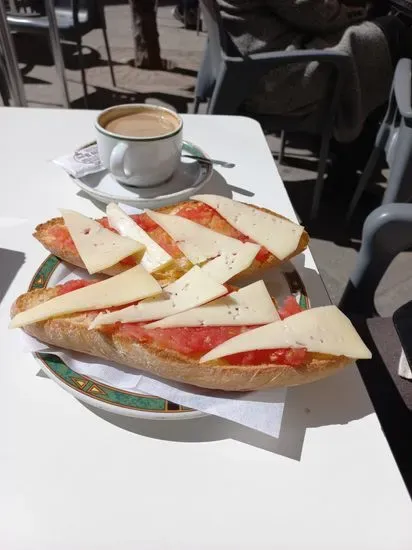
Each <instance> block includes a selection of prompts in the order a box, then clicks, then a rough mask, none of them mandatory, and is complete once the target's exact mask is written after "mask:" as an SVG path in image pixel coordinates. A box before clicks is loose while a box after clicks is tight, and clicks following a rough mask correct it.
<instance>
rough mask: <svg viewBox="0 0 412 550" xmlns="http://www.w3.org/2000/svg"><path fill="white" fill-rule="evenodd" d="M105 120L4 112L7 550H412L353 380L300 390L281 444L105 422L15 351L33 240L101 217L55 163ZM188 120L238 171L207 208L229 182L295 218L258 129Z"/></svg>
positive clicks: (312, 277) (2, 540)
mask: <svg viewBox="0 0 412 550" xmlns="http://www.w3.org/2000/svg"><path fill="white" fill-rule="evenodd" d="M94 118H95V113H93V112H86V111H59V110H36V109H30V110H27V109H12V108H9V109H2V110H1V111H0V126H1V128H2V129H3V132H2V134H1V138H0V139H1V144H0V145H1V146H0V152H1V162H2V168H3V174H2V181H1V186H2V192H3V195H2V199H1V201H0V248H3V249H7V250H8V252H7V251H6V252H3V257H2V258H1V263H0V269H1V270H2V279H3V283H4V278H6V279H7V278H8V279H9V284H10V286H8V288H7V290H6V291H5V295H4V297H3V302H2V306H1V312H2V318H1V320H0V322H1V326H0V331H1V333H0V342H1V343H0V360H1V364H0V388H1V399H0V548H2V549H3V548H4V549H5V550H6V549H7V550H26V549H27V550H29V549H30V550H32V549H38V548H39V549H40V548H41V549H42V550H63V549H64V550H90V549H93V550H109V549H110V550H112V549H114V548H116V549H118V550H135V549H136V548H139V549H151V550H152V549H153V550H154V549H156V550H157V549H159V550H164V549H166V548H167V549H168V550H170V549H176V550H177V549H178V550H186V549H187V550H193V549H194V548H196V549H197V550H202V549H213V550H216V549H233V550H241V549H247V550H250V549H251V548H258V549H259V550H263V549H274V548H279V549H282V550H284V549H287V550H292V549H296V550H304V549H308V550H309V549H310V550H312V549H313V550H348V549H351V550H357V549H359V550H361V549H362V550H368V549H370V550H390V549H394V550H410V548H412V530H411V521H410V518H411V517H412V505H411V502H410V500H409V497H408V494H407V491H406V489H405V487H404V484H403V482H402V479H401V476H400V474H399V472H398V470H397V467H396V464H395V461H394V459H393V457H392V454H391V452H390V449H389V447H388V444H387V442H386V440H385V438H384V436H383V434H382V431H381V428H380V426H379V423H378V420H377V417H376V415H375V413H374V412H373V409H372V406H371V403H370V401H369V399H368V397H367V394H366V391H365V389H364V387H363V384H362V382H361V380H360V377H359V375H358V374H357V371H356V370H355V369H354V368H350V369H347V370H346V371H345V372H344V373H342V374H340V375H337V376H334V377H331V378H329V379H327V380H325V381H322V382H318V383H315V384H312V385H309V386H301V387H298V388H295V389H291V390H290V391H289V393H288V400H287V404H286V413H285V417H284V424H283V430H282V433H281V436H280V439H279V440H276V439H272V438H269V437H266V436H263V435H260V434H258V433H257V432H253V431H250V430H247V429H244V428H242V427H239V426H236V425H234V424H230V423H227V422H224V421H220V420H218V419H215V418H211V417H209V418H203V419H198V420H190V421H176V422H160V421H140V420H132V419H126V418H124V417H116V416H111V415H109V414H106V413H96V412H93V411H92V410H90V409H88V408H86V407H85V406H84V405H82V404H81V403H79V402H78V401H76V400H75V399H74V398H73V397H72V396H71V395H69V394H68V393H66V392H65V391H64V390H63V389H61V388H60V387H58V386H57V385H56V384H54V383H53V382H52V381H50V380H48V379H46V378H44V377H42V376H38V375H37V374H38V371H39V367H38V365H37V363H36V362H35V360H34V359H33V358H32V357H31V356H30V355H29V354H25V353H23V352H22V351H21V350H19V349H16V345H15V342H16V340H15V339H13V338H11V337H10V336H9V334H8V332H7V328H6V325H7V319H6V316H7V310H8V308H9V306H10V304H11V302H12V300H13V299H14V298H15V297H16V296H17V295H18V294H20V293H21V292H22V291H23V290H24V289H26V288H27V285H28V283H29V280H30V278H31V276H32V274H33V271H34V269H35V268H36V267H37V266H38V264H39V263H40V261H41V260H42V259H43V258H44V257H45V255H46V253H45V251H44V250H43V249H42V247H41V246H40V245H39V244H37V243H36V242H35V241H34V239H33V238H32V237H31V235H30V233H31V230H32V228H33V226H34V225H35V224H36V223H38V222H40V221H44V220H47V219H48V218H50V217H52V216H55V215H56V214H57V208H58V207H59V206H63V207H66V208H77V209H78V210H81V211H82V212H85V213H90V214H99V210H98V209H97V207H96V206H94V205H93V204H92V203H91V202H90V201H88V200H87V199H86V198H84V197H81V196H79V195H78V194H77V189H76V188H75V187H74V186H73V184H72V183H71V182H70V181H69V178H68V177H67V176H66V175H65V174H64V173H63V171H61V170H59V169H58V168H57V167H55V166H54V165H53V164H51V163H50V160H51V159H53V158H55V157H57V156H59V155H62V154H64V153H67V152H69V151H71V150H73V149H74V148H75V147H76V146H78V145H80V144H82V143H83V142H87V141H88V140H90V139H91V138H93V133H94V131H93V120H94ZM184 118H185V136H186V138H187V139H190V140H193V141H194V142H196V143H197V144H198V145H199V146H200V147H202V148H203V149H204V150H205V151H207V152H208V153H209V154H210V156H211V157H213V158H218V159H223V160H227V161H230V162H234V163H236V167H235V168H234V169H230V170H229V169H226V170H225V169H219V168H218V169H217V170H218V172H220V174H221V177H216V178H214V180H212V182H211V185H210V186H209V187H208V188H206V189H205V192H207V191H212V192H213V191H216V190H218V189H219V186H221V185H222V183H223V180H222V178H225V179H226V180H227V182H228V183H229V184H230V185H233V186H236V187H237V188H239V191H241V190H242V189H243V190H246V191H249V192H251V193H254V196H253V197H250V199H251V200H252V201H254V202H256V203H261V204H265V205H266V206H268V207H270V208H273V209H275V210H277V211H279V212H280V213H282V214H285V215H287V216H289V217H292V218H293V217H294V213H293V210H292V207H291V204H290V202H289V199H288V197H287V195H286V192H285V189H284V187H283V184H282V182H281V180H280V177H279V175H278V173H277V171H276V167H275V164H274V162H273V160H272V157H271V155H270V153H269V149H268V147H267V145H266V143H265V140H264V137H263V134H262V132H261V130H260V128H259V126H258V125H257V123H255V122H253V121H251V120H249V119H246V118H234V117H208V116H200V115H197V116H185V117H184ZM4 129H7V132H6V131H4ZM220 188H221V187H220ZM249 194H250V193H249ZM234 197H238V198H245V195H244V194H241V193H240V192H239V193H234ZM23 255H24V256H23ZM23 260H24V263H23ZM304 262H305V266H306V268H307V269H304V268H303V259H302V258H300V259H299V258H298V259H297V260H296V263H297V265H298V268H299V269H300V270H301V271H304V278H305V281H306V284H307V285H308V286H309V289H310V292H311V293H312V296H313V295H316V297H317V300H319V301H320V302H322V301H323V302H325V301H326V300H327V298H326V295H325V293H324V290H323V289H322V284H321V281H320V278H319V277H318V275H317V274H316V273H315V271H314V269H315V265H314V263H313V259H312V257H311V255H310V253H309V252H308V253H307V254H306V256H305V260H304ZM3 290H4V289H3Z"/></svg>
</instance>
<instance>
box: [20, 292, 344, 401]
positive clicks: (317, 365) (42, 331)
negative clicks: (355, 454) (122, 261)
mask: <svg viewBox="0 0 412 550" xmlns="http://www.w3.org/2000/svg"><path fill="white" fill-rule="evenodd" d="M57 295H58V287H56V288H49V289H37V290H32V291H30V292H27V293H26V294H23V295H21V296H20V297H19V298H17V300H16V301H15V303H14V305H13V307H12V311H11V316H12V317H14V316H15V315H16V314H17V313H20V312H22V311H25V310H26V309H30V308H32V307H34V306H35V305H37V304H39V303H42V302H45V301H48V300H50V299H52V298H54V297H55V296H57ZM96 315H97V312H87V313H75V314H72V315H67V316H64V317H60V318H54V319H49V320H47V321H44V322H39V323H35V324H32V325H28V326H26V327H25V329H24V330H25V331H26V332H27V333H28V334H30V335H31V336H34V337H35V338H38V339H39V340H41V341H42V342H45V343H48V344H51V345H53V346H58V347H61V348H65V349H68V350H73V351H78V352H81V353H86V354H88V355H92V356H95V357H100V358H102V359H108V360H110V361H114V362H116V363H118V364H120V365H125V366H128V367H131V368H135V369H139V370H142V371H146V372H148V373H150V374H153V375H155V376H159V377H162V378H167V379H169V380H174V381H177V382H183V383H186V384H192V385H194V386H198V387H201V388H208V389H214V390H224V391H251V390H258V389H264V388H274V387H280V386H295V385H299V384H305V383H308V382H314V381H316V380H319V379H321V378H325V377H326V376H329V375H331V374H333V373H335V372H337V371H338V370H340V369H342V368H343V367H345V366H346V365H347V364H349V363H352V361H353V360H352V359H349V358H347V357H345V356H339V357H338V356H332V355H321V354H310V360H309V361H308V363H306V364H305V365H302V366H299V367H292V366H289V365H277V364H262V365H257V366H245V365H231V364H230V365H229V364H227V363H225V361H224V360H221V359H218V360H215V361H209V362H207V363H199V362H198V361H197V360H194V359H192V358H189V357H187V356H185V355H182V354H180V353H177V352H175V351H172V350H167V349H163V348H161V347H159V346H156V345H153V344H140V343H138V342H137V341H135V340H134V339H132V338H131V337H129V336H125V335H121V334H116V332H114V333H113V334H109V333H106V332H103V331H99V330H89V328H88V327H89V325H90V322H91V321H92V320H93V319H94V317H95V316H96Z"/></svg>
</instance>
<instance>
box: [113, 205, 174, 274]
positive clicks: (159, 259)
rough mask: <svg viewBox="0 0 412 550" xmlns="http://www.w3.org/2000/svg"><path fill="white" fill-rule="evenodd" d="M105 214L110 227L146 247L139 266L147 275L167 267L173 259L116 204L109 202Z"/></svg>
mask: <svg viewBox="0 0 412 550" xmlns="http://www.w3.org/2000/svg"><path fill="white" fill-rule="evenodd" d="M106 214H107V217H108V219H109V223H110V225H111V226H112V227H113V228H114V229H116V230H117V231H118V232H119V233H120V235H122V236H123V237H129V238H130V239H134V240H136V241H138V242H140V243H142V244H143V245H144V246H145V247H146V251H145V253H144V254H143V257H142V259H141V262H140V265H141V266H142V267H144V268H145V269H146V271H148V272H149V273H154V272H155V271H161V270H162V269H165V268H166V267H168V266H169V265H170V264H171V263H172V262H173V258H172V256H170V254H168V253H167V252H166V250H164V249H163V248H162V247H161V246H160V245H158V244H157V242H156V241H154V240H153V239H152V238H151V237H150V235H148V234H147V233H146V231H145V230H144V229H142V228H141V227H140V226H139V225H138V224H137V223H136V222H135V221H134V220H133V218H131V217H130V216H128V215H127V214H126V212H124V211H123V210H122V209H121V208H120V207H119V206H118V205H117V204H115V203H113V202H111V203H110V204H108V205H107V208H106Z"/></svg>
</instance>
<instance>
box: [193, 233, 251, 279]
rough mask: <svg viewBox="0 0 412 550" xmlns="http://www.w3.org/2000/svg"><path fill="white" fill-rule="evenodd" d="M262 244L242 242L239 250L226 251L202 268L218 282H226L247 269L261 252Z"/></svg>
mask: <svg viewBox="0 0 412 550" xmlns="http://www.w3.org/2000/svg"><path fill="white" fill-rule="evenodd" d="M259 250H260V246H259V245H258V244H254V243H242V246H241V247H240V248H239V249H238V250H233V251H232V252H225V253H223V254H222V255H221V256H218V257H217V258H213V260H209V261H208V262H207V263H205V264H204V265H203V266H202V267H201V270H202V271H203V273H206V274H207V275H209V277H212V279H214V280H215V281H217V282H218V283H222V284H223V283H225V282H226V281H229V279H231V278H232V277H234V276H235V275H237V274H238V273H241V272H242V271H244V270H245V269H247V268H248V267H249V266H250V265H251V263H252V262H253V260H254V259H255V257H256V254H257V253H258V252H259Z"/></svg>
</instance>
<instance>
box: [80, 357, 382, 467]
mask: <svg viewBox="0 0 412 550" xmlns="http://www.w3.org/2000/svg"><path fill="white" fill-rule="evenodd" d="M83 405H84V406H85V407H86V408H87V409H89V410H90V411H91V412H93V413H94V414H95V415H97V416H99V417H100V418H102V419H103V420H105V421H107V422H110V423H111V424H113V425H115V426H117V427H119V428H121V429H123V430H127V431H129V432H133V433H136V434H139V435H143V436H145V437H151V438H154V439H161V440H165V441H180V442H182V443H199V442H209V441H221V440H225V439H233V440H237V441H240V442H242V443H246V444H248V445H252V446H254V447H258V448H260V449H263V450H266V451H269V452H272V453H275V454H279V455H282V456H285V457H288V458H291V459H293V460H300V457H301V453H302V448H303V442H304V439H305V433H306V429H307V428H320V427H322V426H329V425H333V424H347V423H349V422H351V421H353V420H358V419H359V418H363V417H364V416H366V415H368V414H371V413H372V412H373V409H372V405H371V403H370V401H369V399H368V397H367V395H366V392H365V389H364V387H363V384H362V383H361V382H360V380H359V375H358V372H357V370H356V369H355V368H352V367H351V368H348V369H346V370H344V371H343V372H341V373H340V374H337V375H335V376H332V377H330V378H328V379H325V380H322V381H320V382H316V383H313V384H308V385H304V386H298V387H296V388H290V389H289V390H288V393H287V399H286V404H285V410H284V414H283V421H282V427H281V432H280V435H279V438H274V437H270V436H268V435H265V434H263V433H260V432H257V431H255V430H252V429H250V428H246V427H244V426H241V425H239V424H236V423H234V422H231V421H228V420H224V419H222V418H218V417H215V416H205V417H202V418H197V419H190V420H144V419H138V418H128V417H125V416H119V415H116V414H113V413H110V412H106V411H103V410H101V409H97V408H95V407H92V406H90V405H86V404H84V403H83Z"/></svg>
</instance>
